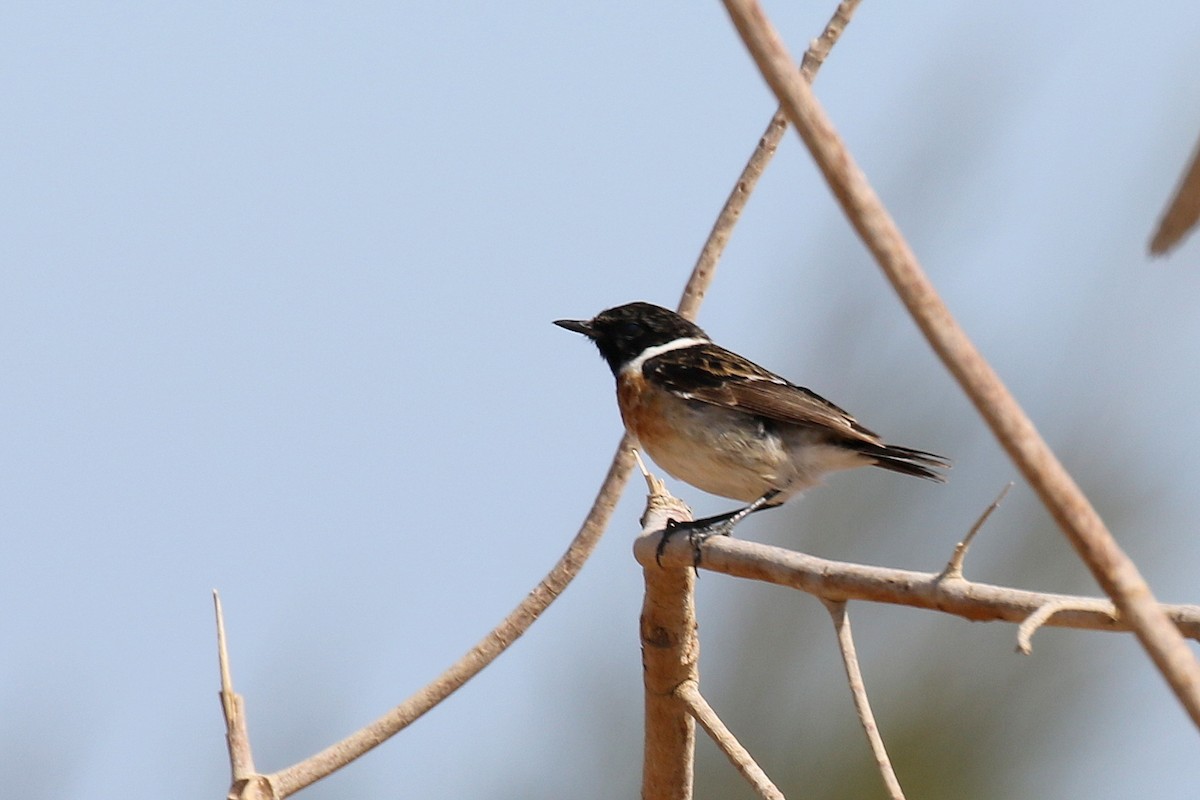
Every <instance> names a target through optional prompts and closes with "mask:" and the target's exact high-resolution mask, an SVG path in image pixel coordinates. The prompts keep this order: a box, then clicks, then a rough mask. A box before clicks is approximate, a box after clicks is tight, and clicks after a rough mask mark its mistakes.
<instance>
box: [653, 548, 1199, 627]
mask: <svg viewBox="0 0 1200 800" xmlns="http://www.w3.org/2000/svg"><path fill="white" fill-rule="evenodd" d="M658 540H659V534H655V535H651V536H643V537H641V538H639V539H638V540H637V542H636V543H635V544H634V550H633V552H634V555H635V556H636V557H637V560H638V563H639V564H641V565H642V566H649V565H652V564H654V552H655V548H656V547H657V545H658ZM702 547H703V556H704V557H703V560H702V561H701V562H700V567H701V568H702V569H708V570H711V571H713V572H723V573H725V574H726V575H732V576H734V577H737V578H750V579H752V580H761V581H766V582H767V583H774V584H777V585H779V586H791V587H792V588H793V589H799V590H801V591H803V592H807V593H809V594H811V595H814V596H816V597H820V598H824V599H826V600H834V601H838V600H870V601H872V602H876V603H891V604H893V605H902V606H911V607H913V608H924V609H927V610H930V611H942V612H944V613H946V614H953V615H954V616H958V617H963V618H965V619H969V620H973V621H976V622H992V621H1002V622H1013V623H1020V622H1023V621H1024V620H1025V619H1026V618H1027V617H1028V616H1029V615H1030V614H1032V613H1034V612H1035V611H1037V610H1038V609H1039V608H1041V607H1042V606H1044V605H1046V604H1047V603H1061V604H1062V608H1063V610H1061V611H1059V612H1058V613H1056V614H1055V615H1054V616H1053V617H1052V618H1051V619H1050V620H1048V621H1047V622H1046V624H1047V625H1050V626H1053V627H1059V628H1076V629H1081V630H1096V631H1129V630H1130V629H1131V626H1130V625H1129V624H1128V623H1127V622H1126V621H1125V620H1124V619H1123V618H1121V617H1119V616H1118V615H1117V614H1116V611H1115V610H1114V608H1113V605H1112V604H1111V603H1110V602H1109V601H1107V600H1102V599H1098V598H1091V597H1077V596H1073V595H1065V594H1053V593H1049V592H1031V591H1026V590H1024V589H1011V588H1008V587H1005V586H994V585H992V584H987V583H976V582H974V581H967V580H963V579H961V578H954V579H943V578H942V576H941V575H940V574H938V573H936V572H913V571H910V570H903V569H891V568H889V567H872V566H867V565H864V564H851V563H848V562H845V561H830V560H828V559H824V558H817V557H816V556H811V555H808V554H807V553H800V552H797V551H794V550H787V549H784V548H782V547H771V546H770V545H765V544H759V543H757V542H747V541H745V540H743V539H731V538H727V537H723V536H714V537H712V538H711V539H708V540H706V541H705V542H704V544H703V546H702ZM662 563H663V566H664V567H670V568H674V567H680V566H686V565H690V564H691V563H692V547H691V544H690V543H689V542H687V541H686V539H685V538H684V537H677V539H672V540H671V541H670V542H669V543H668V544H667V546H666V548H665V549H664V550H663V554H662ZM1159 610H1160V611H1161V612H1162V613H1163V614H1164V616H1166V617H1167V619H1169V620H1170V621H1171V623H1172V626H1173V627H1174V628H1177V629H1178V631H1179V632H1180V633H1181V634H1182V635H1184V636H1186V637H1188V638H1189V639H1195V640H1197V641H1200V606H1193V605H1166V604H1164V605H1160V606H1159Z"/></svg>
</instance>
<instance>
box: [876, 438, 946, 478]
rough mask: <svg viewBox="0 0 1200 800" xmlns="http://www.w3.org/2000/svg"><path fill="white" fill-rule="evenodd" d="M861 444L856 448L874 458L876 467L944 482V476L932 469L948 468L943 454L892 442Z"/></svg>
mask: <svg viewBox="0 0 1200 800" xmlns="http://www.w3.org/2000/svg"><path fill="white" fill-rule="evenodd" d="M863 445H864V446H861V447H859V448H858V449H859V450H860V452H862V454H863V455H866V456H870V457H871V458H874V459H875V466H877V467H883V468H884V469H890V470H891V471H892V472H899V473H901V474H903V475H914V476H916V477H918V478H924V479H925V480H929V481H937V482H938V483H945V482H946V476H944V475H942V474H941V473H938V472H935V471H934V470H938V469H950V461H949V460H948V459H947V458H946V457H945V456H939V455H937V454H936V453H926V452H925V451H924V450H913V449H912V448H911V447H899V446H897V445H894V444H879V445H875V444H870V443H866V442H864V443H863Z"/></svg>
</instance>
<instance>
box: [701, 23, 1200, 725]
mask: <svg viewBox="0 0 1200 800" xmlns="http://www.w3.org/2000/svg"><path fill="white" fill-rule="evenodd" d="M724 2H725V7H726V8H727V9H728V10H729V14H730V16H731V17H732V18H733V22H734V25H735V26H736V27H737V29H738V33H739V34H740V35H741V37H742V40H743V41H744V42H745V43H746V46H747V48H748V49H749V50H750V53H751V54H752V55H753V57H754V60H755V62H756V63H757V64H758V68H759V70H760V71H761V72H762V74H763V77H764V78H766V80H767V83H768V84H770V86H771V89H772V90H773V91H774V92H775V95H776V96H777V97H778V98H779V100H780V103H781V105H782V106H783V108H784V110H785V111H786V112H787V117H788V120H789V121H790V122H791V123H792V124H793V125H795V126H796V131H797V133H799V134H800V137H801V138H802V139H803V140H804V143H805V144H806V145H807V146H808V149H809V151H810V152H811V153H812V155H813V158H814V160H815V161H816V162H817V166H818V167H819V168H820V169H821V172H822V173H823V174H824V176H825V179H826V181H827V182H828V183H829V187H830V189H831V190H832V191H833V194H834V196H835V197H836V198H837V200H838V202H839V203H840V204H841V206H842V209H843V211H845V213H846V216H847V217H848V218H849V220H850V223H851V224H852V225H853V226H854V228H855V230H857V231H858V233H859V236H861V237H862V239H863V242H864V243H865V244H866V245H867V247H868V248H869V249H870V250H871V252H872V254H874V256H875V259H876V261H878V262H879V265H880V267H881V268H882V269H883V271H884V273H885V274H886V275H887V277H888V279H889V280H890V281H891V283H892V286H893V288H895V290H896V292H897V293H898V294H899V295H900V298H901V300H903V302H904V304H905V306H906V307H907V308H908V310H909V313H910V314H912V316H913V318H914V319H915V320H916V322H917V324H918V325H919V326H920V328H921V331H922V332H923V333H924V334H925V337H926V339H928V340H929V343H930V344H931V345H932V347H933V349H934V350H935V351H936V352H937V354H938V356H939V357H941V359H942V362H943V363H944V364H945V365H946V367H947V368H948V369H949V371H950V372H951V373H952V374H953V375H954V377H955V378H956V379H957V380H958V382H959V384H960V385H961V386H962V388H963V390H964V392H965V393H966V394H967V396H968V397H969V398H970V399H971V402H972V403H974V404H975V407H976V408H977V409H978V410H979V412H980V414H981V415H982V416H983V418H984V419H985V420H986V421H987V423H988V425H989V427H991V429H992V432H993V433H994V434H995V436H996V438H997V440H999V442H1000V443H1001V445H1002V446H1003V447H1004V449H1005V450H1007V451H1008V454H1009V456H1010V457H1011V458H1012V459H1013V461H1014V463H1016V465H1017V467H1018V468H1019V469H1020V470H1021V473H1022V474H1023V475H1024V476H1025V478H1026V480H1028V481H1029V483H1030V485H1031V486H1032V487H1033V489H1034V491H1036V492H1037V494H1038V496H1039V497H1040V498H1041V501H1042V503H1043V504H1044V505H1045V506H1046V508H1047V510H1049V511H1050V513H1051V515H1053V517H1054V519H1055V521H1056V522H1057V523H1058V526H1059V527H1060V528H1061V529H1062V531H1063V533H1064V534H1066V536H1067V539H1068V540H1070V542H1071V544H1072V546H1073V547H1074V548H1075V550H1076V552H1078V553H1079V556H1080V558H1082V559H1083V561H1084V563H1085V564H1087V566H1088V569H1090V570H1091V572H1092V574H1093V575H1094V576H1095V577H1096V580H1097V581H1098V582H1099V583H1100V585H1101V587H1103V589H1104V591H1105V593H1107V594H1108V596H1109V597H1111V598H1112V599H1113V601H1114V602H1115V603H1116V605H1117V607H1118V608H1119V609H1120V610H1121V616H1122V618H1123V619H1125V620H1127V621H1128V624H1129V625H1130V627H1131V629H1132V630H1133V632H1134V633H1135V634H1136V635H1137V637H1138V640H1139V641H1140V642H1141V643H1142V646H1143V647H1144V648H1145V650H1146V652H1147V653H1148V654H1149V655H1150V658H1151V659H1152V660H1153V661H1154V664H1155V665H1156V666H1157V667H1158V669H1159V671H1160V672H1161V673H1162V675H1163V677H1164V678H1165V679H1166V681H1167V683H1168V684H1169V685H1170V686H1171V689H1172V691H1174V693H1175V696H1176V697H1178V698H1179V701H1180V702H1181V703H1182V704H1183V706H1184V708H1186V709H1187V712H1188V714H1189V715H1190V716H1191V718H1192V721H1193V723H1195V724H1196V725H1197V726H1200V662H1197V660H1196V657H1195V656H1194V655H1193V654H1192V652H1191V650H1190V649H1189V648H1188V646H1187V643H1186V642H1185V641H1184V640H1183V637H1181V636H1180V635H1179V631H1178V630H1176V628H1175V626H1174V625H1172V624H1171V621H1170V620H1169V619H1168V618H1167V616H1166V615H1165V614H1164V613H1163V610H1162V608H1161V607H1160V606H1159V604H1158V602H1157V601H1156V600H1155V599H1154V595H1153V593H1152V592H1151V591H1150V587H1149V586H1148V585H1147V584H1146V581H1145V580H1144V579H1143V578H1142V576H1141V574H1140V573H1139V572H1138V569H1137V567H1136V565H1134V563H1133V561H1132V560H1130V559H1129V557H1128V556H1126V555H1125V553H1124V551H1122V550H1121V548H1120V547H1119V546H1118V545H1117V543H1116V541H1115V540H1114V539H1113V537H1112V534H1111V533H1109V531H1108V529H1107V528H1106V527H1105V525H1104V522H1103V520H1101V519H1100V516H1099V514H1097V513H1096V510H1095V509H1094V508H1093V507H1092V505H1091V504H1090V503H1089V502H1088V500H1087V498H1086V497H1085V496H1084V494H1083V492H1082V491H1080V489H1079V487H1078V486H1077V485H1076V484H1075V481H1074V480H1073V479H1072V478H1071V476H1070V475H1069V474H1068V473H1067V471H1066V470H1065V469H1064V468H1063V466H1062V464H1061V463H1059V461H1058V459H1057V458H1056V457H1055V455H1054V453H1053V452H1052V451H1051V450H1050V448H1049V447H1048V446H1047V445H1046V443H1045V441H1044V440H1043V439H1042V437H1041V436H1040V435H1039V434H1038V432H1037V429H1036V428H1034V426H1033V423H1032V422H1031V421H1030V420H1029V418H1028V417H1027V416H1026V415H1025V412H1024V411H1022V410H1021V407H1020V406H1019V405H1018V404H1017V402H1016V400H1015V399H1014V398H1013V396H1012V395H1011V394H1010V393H1009V391H1008V389H1007V388H1006V387H1005V386H1004V384H1003V383H1002V382H1001V381H1000V378H999V376H997V375H996V373H995V371H994V370H993V369H992V368H991V366H990V365H989V364H988V363H987V361H985V360H984V358H983V356H982V355H980V353H979V351H978V350H976V349H975V346H974V345H973V344H972V343H971V341H970V339H968V338H967V335H966V333H964V332H963V330H962V328H961V327H959V325H958V324H957V323H956V322H955V321H954V318H953V317H952V316H951V314H950V311H949V309H947V308H946V306H945V304H944V303H943V302H942V300H941V298H940V297H938V294H937V291H936V290H935V289H934V288H933V285H932V284H931V283H930V282H929V279H928V278H927V277H926V276H925V274H924V272H923V271H922V269H921V266H920V264H919V263H918V262H917V258H916V256H915V255H914V254H913V252H912V249H911V248H910V247H909V246H908V243H907V242H906V241H905V240H904V237H903V236H902V235H901V233H900V230H899V228H898V227H897V226H896V223H895V221H894V220H893V219H892V218H891V216H890V215H889V214H888V212H887V210H886V209H885V208H884V206H883V204H882V203H881V202H880V200H879V197H878V196H877V195H876V194H875V191H874V190H873V189H872V188H871V186H870V184H869V183H868V182H867V179H866V177H865V176H864V175H863V173H862V171H861V170H860V169H859V168H858V165H857V164H855V163H854V159H853V158H852V157H851V156H850V153H849V151H847V149H846V147H845V145H844V143H843V142H842V141H841V139H840V138H839V137H838V134H837V131H836V130H834V128H833V125H832V123H831V122H830V121H829V119H828V117H827V116H826V115H825V112H824V110H823V109H822V108H821V107H820V105H819V104H818V103H817V100H816V97H815V96H814V95H813V93H812V90H811V89H810V88H809V86H808V83H807V82H806V81H805V80H804V79H803V78H801V77H800V74H799V72H798V71H797V70H796V68H795V66H794V64H793V61H792V58H791V56H790V55H789V54H788V52H787V49H786V48H785V47H784V45H783V43H782V41H780V39H779V35H778V33H777V32H776V31H775V30H774V28H773V27H772V26H771V24H770V22H769V21H768V20H767V18H766V16H765V15H764V13H763V11H762V8H761V7H760V6H759V4H758V3H757V2H756V1H755V0H724Z"/></svg>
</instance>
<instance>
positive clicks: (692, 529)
mask: <svg viewBox="0 0 1200 800" xmlns="http://www.w3.org/2000/svg"><path fill="white" fill-rule="evenodd" d="M734 524H735V523H734V522H733V520H731V519H729V518H728V517H715V518H712V517H710V518H708V519H698V520H691V521H688V522H680V521H679V520H676V519H669V520H667V527H666V528H665V529H664V530H663V533H662V538H661V539H659V540H658V547H656V548H655V549H654V560H655V561H656V562H657V563H658V565H659V566H660V567H661V566H662V554H663V550H665V549H666V547H667V542H669V541H670V540H671V537H673V536H675V535H676V534H677V533H680V532H684V531H686V532H687V537H688V543H689V544H691V546H692V569H693V570H695V571H696V574H697V575H699V574H700V546H701V545H702V544H704V543H705V542H706V541H707V540H708V539H709V538H710V537H713V536H728V535H730V534H731V533H732V532H733V526H734Z"/></svg>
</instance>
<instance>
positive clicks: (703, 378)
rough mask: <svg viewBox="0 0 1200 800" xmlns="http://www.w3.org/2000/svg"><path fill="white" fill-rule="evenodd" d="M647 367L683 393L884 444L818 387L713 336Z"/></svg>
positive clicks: (657, 358) (658, 358)
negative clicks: (782, 373)
mask: <svg viewBox="0 0 1200 800" xmlns="http://www.w3.org/2000/svg"><path fill="white" fill-rule="evenodd" d="M643 370H644V373H645V375H646V377H647V378H650V379H651V380H654V381H655V382H657V383H659V384H660V385H662V386H665V387H666V388H668V389H670V390H671V391H673V392H675V393H676V394H678V395H680V396H681V397H686V398H689V399H691V400H699V401H701V402H704V403H711V404H712V405H717V406H724V407H726V408H739V409H742V410H744V411H747V412H749V413H752V414H758V415H759V416H762V417H766V418H767V419H772V420H776V421H777V422H786V423H790V424H793V425H811V426H813V427H817V428H827V429H830V433H834V434H837V435H841V436H845V437H847V438H849V439H857V440H860V441H863V442H870V443H872V444H882V442H881V441H880V439H879V437H878V436H877V435H876V434H875V433H874V432H873V431H871V430H869V429H867V428H866V427H864V426H862V425H860V424H859V423H858V421H857V420H855V419H854V417H852V416H850V415H849V414H847V413H846V412H845V411H843V410H842V409H840V408H838V407H837V406H835V405H834V404H833V403H831V402H829V401H828V400H826V399H825V398H824V397H821V396H820V395H819V394H817V393H816V392H811V391H809V390H808V389H805V388H804V387H803V386H796V385H795V384H794V383H791V382H789V381H787V380H786V379H784V378H781V377H780V376H778V375H776V374H775V373H774V372H771V371H769V370H766V369H763V368H762V367H760V366H758V365H757V364H755V363H754V362H753V361H748V360H747V359H745V358H742V357H741V356H739V355H738V354H737V353H734V352H731V351H729V350H726V349H725V348H723V347H720V346H718V345H715V344H712V343H711V342H706V343H704V344H699V345H696V346H695V347H686V348H682V349H679V350H668V351H667V352H665V353H663V354H662V355H659V356H655V357H654V358H651V359H649V360H648V361H646V363H645V365H643Z"/></svg>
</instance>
